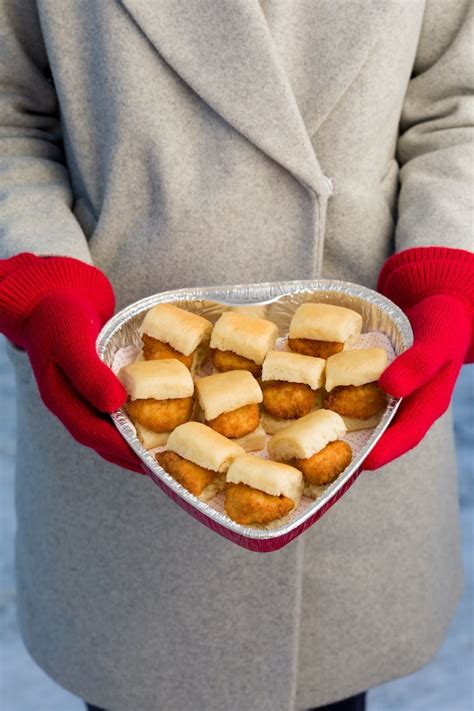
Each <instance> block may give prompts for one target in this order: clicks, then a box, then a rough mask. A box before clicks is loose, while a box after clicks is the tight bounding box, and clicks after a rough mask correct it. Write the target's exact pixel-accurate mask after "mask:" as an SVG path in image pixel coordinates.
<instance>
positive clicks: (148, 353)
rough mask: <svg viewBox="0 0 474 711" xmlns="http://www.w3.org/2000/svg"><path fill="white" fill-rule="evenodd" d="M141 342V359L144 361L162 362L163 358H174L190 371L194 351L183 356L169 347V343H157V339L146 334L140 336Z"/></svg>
mask: <svg viewBox="0 0 474 711" xmlns="http://www.w3.org/2000/svg"><path fill="white" fill-rule="evenodd" d="M142 342H143V357H144V358H145V360H163V358H176V360H180V361H181V363H184V365H185V366H186V368H189V369H191V366H192V364H193V358H194V353H195V351H193V352H192V353H190V354H189V355H184V353H180V352H179V351H177V350H175V349H174V348H173V347H172V346H170V344H169V343H163V341H159V340H158V339H157V338H152V337H151V336H147V334H146V333H143V334H142Z"/></svg>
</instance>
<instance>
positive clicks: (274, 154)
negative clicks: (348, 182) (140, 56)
mask: <svg viewBox="0 0 474 711" xmlns="http://www.w3.org/2000/svg"><path fill="white" fill-rule="evenodd" d="M364 2H365V3H367V4H368V5H371V6H372V5H373V4H374V3H375V2H376V0H364ZM122 3H123V5H124V6H125V7H126V8H127V10H128V12H129V13H130V15H131V16H132V17H133V18H134V20H135V22H136V23H137V24H138V26H139V27H140V29H141V31H142V32H143V33H144V34H145V35H146V37H147V38H148V40H149V41H150V42H151V43H152V44H153V45H154V46H155V47H156V49H157V50H158V51H159V53H160V55H161V56H162V57H163V59H164V60H165V61H166V62H167V63H168V64H169V65H170V66H171V67H172V68H173V70H174V71H175V72H176V73H177V74H178V75H179V76H180V77H181V78H182V79H183V80H184V81H185V82H186V83H187V84H188V85H189V86H190V87H191V88H192V89H193V90H194V91H195V92H196V93H197V94H198V95H199V96H200V97H201V98H202V99H203V100H204V101H205V102H206V103H207V104H208V105H209V106H210V107H211V108H213V109H214V110H215V111H216V112H217V113H219V114H220V115H221V116H222V117H223V118H224V119H225V120H226V121H227V122H228V123H229V124H230V125H231V126H233V127H234V128H235V129H236V130H238V131H239V132H240V133H241V134H242V135H243V136H245V138H247V139H248V140H249V141H251V142H252V143H253V144H254V145H256V146H257V147H258V148H259V149H260V150H262V151H263V152H264V153H265V154H266V155H267V156H269V157H270V158H272V159H273V160H275V161H276V162H278V163H279V164H280V165H282V166H283V167H284V168H286V169H287V170H288V171H289V172H290V173H291V174H292V175H293V176H294V177H295V178H296V179H297V180H299V181H300V183H302V184H303V185H305V186H307V187H309V188H310V189H312V190H313V191H314V192H316V193H319V194H330V192H331V188H330V183H329V181H328V180H327V178H325V177H324V175H323V172H322V170H321V167H320V165H319V162H318V160H317V157H316V154H315V151H314V147H313V145H312V142H311V139H310V136H309V134H308V120H307V117H305V121H306V126H305V121H304V120H303V117H302V114H301V111H300V109H299V108H298V104H297V102H296V98H295V95H294V93H293V91H292V88H291V85H290V82H289V79H288V76H287V74H286V72H285V70H284V68H283V65H282V62H281V60H280V58H279V56H278V52H277V49H276V46H275V43H274V40H273V37H272V35H271V32H270V29H269V26H268V24H267V21H266V19H265V16H264V14H263V11H262V9H261V6H260V3H259V2H258V0H217V2H216V0H122ZM376 4H377V5H379V6H380V2H379V0H377V2H376ZM323 5H324V3H323ZM372 9H373V8H372ZM337 15H340V13H336V16H337ZM342 15H344V13H342ZM337 21H338V22H340V21H341V20H339V19H338V20H337ZM342 21H344V20H342ZM346 29H347V28H346ZM327 41H330V42H332V39H331V36H329V37H328V38H327V39H326V42H327ZM342 50H343V48H342ZM361 51H362V52H363V51H365V52H367V44H363V45H362V49H361ZM319 58H320V59H321V61H322V63H323V66H322V69H321V70H322V71H324V61H325V60H324V48H322V51H321V52H320V54H319ZM363 58H365V55H364V57H363ZM363 58H362V59H363ZM360 66H361V56H359V55H357V53H356V56H355V58H354V62H353V63H351V65H350V70H349V72H346V73H345V74H344V75H343V76H340V75H338V78H337V82H336V91H334V88H332V87H331V91H330V92H329V95H330V103H331V106H334V105H335V104H336V103H337V101H338V99H339V98H340V96H341V95H342V94H343V93H344V91H345V89H346V88H347V86H348V85H349V84H350V82H351V81H352V80H353V78H354V76H355V75H356V74H357V71H358V70H359V69H360ZM318 69H319V67H318ZM333 69H334V68H333ZM333 73H334V72H333ZM323 76H324V75H323ZM330 108H331V107H330V106H329V107H328V105H327V101H326V102H321V116H319V115H318V110H317V109H316V113H315V114H314V113H313V115H312V116H311V117H310V123H311V125H310V128H311V129H314V127H315V126H317V125H318V124H319V123H320V121H321V120H322V119H323V112H324V115H327V113H328V111H329V110H330ZM303 115H304V112H303Z"/></svg>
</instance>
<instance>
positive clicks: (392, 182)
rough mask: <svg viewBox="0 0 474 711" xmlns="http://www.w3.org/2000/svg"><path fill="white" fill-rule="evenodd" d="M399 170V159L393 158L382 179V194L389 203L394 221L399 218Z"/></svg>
mask: <svg viewBox="0 0 474 711" xmlns="http://www.w3.org/2000/svg"><path fill="white" fill-rule="evenodd" d="M399 170H400V168H399V165H398V163H397V161H396V160H395V158H392V160H391V161H390V162H389V164H388V166H387V169H386V171H385V173H384V176H383V178H382V180H381V181H380V189H381V191H382V195H383V197H384V199H385V202H386V203H387V206H388V209H389V210H390V213H391V215H392V219H393V221H394V222H396V220H397V206H398V190H399V182H398V173H399Z"/></svg>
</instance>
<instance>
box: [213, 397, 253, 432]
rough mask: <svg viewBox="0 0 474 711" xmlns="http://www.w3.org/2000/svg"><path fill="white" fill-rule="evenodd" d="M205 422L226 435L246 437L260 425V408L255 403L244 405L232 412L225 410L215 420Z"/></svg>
mask: <svg viewBox="0 0 474 711" xmlns="http://www.w3.org/2000/svg"><path fill="white" fill-rule="evenodd" d="M205 424H206V425H208V426H209V427H212V429H213V430H215V431H216V432H219V434H221V435H224V437H230V438H237V437H245V435H247V434H249V433H250V432H253V431H254V430H256V429H257V427H258V426H259V424H260V410H259V408H258V405H257V404H255V403H253V404H251V405H244V406H243V407H238V408H237V409H236V410H232V411H231V412H223V413H222V414H221V415H218V417H215V418H214V419H213V420H207V421H206V422H205Z"/></svg>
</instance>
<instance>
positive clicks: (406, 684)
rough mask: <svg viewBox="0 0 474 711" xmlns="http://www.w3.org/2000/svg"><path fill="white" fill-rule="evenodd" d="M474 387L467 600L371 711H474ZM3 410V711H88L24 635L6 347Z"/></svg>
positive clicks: (467, 416)
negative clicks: (34, 654) (432, 654)
mask: <svg viewBox="0 0 474 711" xmlns="http://www.w3.org/2000/svg"><path fill="white" fill-rule="evenodd" d="M473 381H474V367H472V368H470V369H464V372H463V374H462V377H461V379H460V381H459V383H458V387H457V392H456V397H455V411H456V437H457V442H458V452H459V469H460V499H461V512H462V536H463V550H464V564H465V571H466V588H465V593H464V597H463V599H462V602H461V605H460V607H459V609H458V612H457V615H456V617H455V619H454V620H453V623H452V625H451V628H450V632H449V635H448V638H447V640H446V642H445V644H444V645H443V647H442V649H441V650H440V652H439V653H438V655H437V656H436V658H435V659H434V660H433V661H432V662H431V663H430V664H429V665H427V666H426V667H424V669H422V670H421V671H419V672H417V673H416V674H413V675H412V676H410V677H407V678H405V679H400V680H397V681H394V682H390V683H389V684H385V685H383V686H380V687H378V688H377V689H374V690H372V691H371V692H370V696H369V711H472V709H473V708H474V687H473V682H472V670H473V668H474V649H473V636H474V635H473V619H474V617H473V610H472V599H473V588H474V555H473V552H472V551H473V549H474V546H473V543H474V540H473V522H474V486H473V484H474V456H473V455H474V436H473V435H474V417H473V404H474V382H473ZM0 403H1V407H0V526H1V534H0V535H1V551H2V560H1V562H0V575H1V579H0V625H1V639H0V708H1V709H2V711H79V710H83V709H84V707H83V705H82V703H81V702H80V701H79V700H78V699H76V698H75V697H73V696H71V695H70V694H68V693H67V692H66V691H64V690H63V689H61V688H60V687H59V686H57V685H56V684H55V683H54V682H53V681H51V680H50V679H49V678H48V677H47V676H46V675H45V674H44V673H43V672H42V671H41V670H40V669H39V668H38V667H37V666H36V665H35V664H34V662H33V661H32V660H31V659H30V657H29V656H28V654H27V652H26V650H25V648H24V647H23V644H22V642H21V640H20V638H19V635H18V629H17V625H16V621H15V581H14V575H13V543H14V531H15V516H14V506H13V468H14V457H15V411H14V383H13V376H12V371H11V367H10V364H9V362H8V361H7V359H6V356H5V350H4V344H3V341H2V342H0ZM134 711H140V710H139V709H135V710H134ZM157 711H158V709H157ZM183 711H184V710H183ZM186 711H187V710H186Z"/></svg>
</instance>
